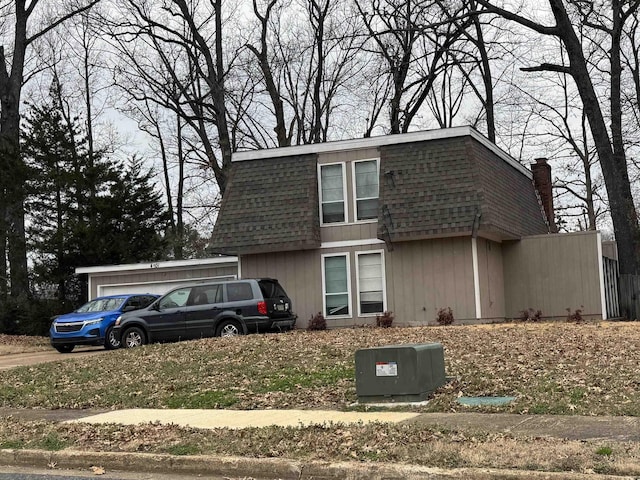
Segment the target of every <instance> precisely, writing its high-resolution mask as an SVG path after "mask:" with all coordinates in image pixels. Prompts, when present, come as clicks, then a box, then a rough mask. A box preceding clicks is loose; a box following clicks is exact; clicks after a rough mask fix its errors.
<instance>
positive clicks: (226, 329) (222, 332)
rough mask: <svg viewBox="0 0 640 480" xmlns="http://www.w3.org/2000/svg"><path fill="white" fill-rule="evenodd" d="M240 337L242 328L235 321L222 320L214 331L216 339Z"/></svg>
mask: <svg viewBox="0 0 640 480" xmlns="http://www.w3.org/2000/svg"><path fill="white" fill-rule="evenodd" d="M237 335H242V327H241V326H240V324H239V323H238V322H236V321H235V320H223V321H222V322H220V325H218V328H217V329H216V336H217V337H235V336H237Z"/></svg>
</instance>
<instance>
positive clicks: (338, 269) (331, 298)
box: [322, 253, 351, 318]
mask: <svg viewBox="0 0 640 480" xmlns="http://www.w3.org/2000/svg"><path fill="white" fill-rule="evenodd" d="M350 278H351V274H350V272H349V255H348V254H346V253H343V254H338V255H323V256H322V289H323V291H324V312H325V317H327V318H331V317H348V316H350V315H351V308H350V306H351V292H350V288H349V285H350V283H351V282H350V281H349V280H350Z"/></svg>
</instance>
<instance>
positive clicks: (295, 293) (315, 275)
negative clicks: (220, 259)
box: [240, 250, 322, 328]
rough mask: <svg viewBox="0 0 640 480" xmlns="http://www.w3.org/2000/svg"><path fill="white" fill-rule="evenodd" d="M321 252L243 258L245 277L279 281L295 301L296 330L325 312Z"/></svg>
mask: <svg viewBox="0 0 640 480" xmlns="http://www.w3.org/2000/svg"><path fill="white" fill-rule="evenodd" d="M320 268H321V267H320V253H319V250H304V251H298V252H281V253H269V254H256V255H243V256H241V257H240V272H241V275H242V277H243V278H256V277H271V278H277V279H278V281H279V282H280V284H281V285H282V286H283V287H284V289H285V291H286V292H287V294H288V295H289V297H290V298H291V301H292V302H293V311H294V312H295V313H296V314H297V315H298V321H297V323H296V327H297V328H306V326H307V323H308V320H309V318H311V316H312V315H314V314H316V313H318V312H321V311H322V273H321V270H320Z"/></svg>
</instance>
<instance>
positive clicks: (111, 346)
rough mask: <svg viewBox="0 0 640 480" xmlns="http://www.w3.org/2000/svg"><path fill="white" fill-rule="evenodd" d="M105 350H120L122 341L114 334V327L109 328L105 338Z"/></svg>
mask: <svg viewBox="0 0 640 480" xmlns="http://www.w3.org/2000/svg"><path fill="white" fill-rule="evenodd" d="M104 348H106V349H107V350H115V349H116V348H120V340H118V339H117V338H116V337H115V335H114V334H113V327H109V328H107V334H106V335H105V336H104Z"/></svg>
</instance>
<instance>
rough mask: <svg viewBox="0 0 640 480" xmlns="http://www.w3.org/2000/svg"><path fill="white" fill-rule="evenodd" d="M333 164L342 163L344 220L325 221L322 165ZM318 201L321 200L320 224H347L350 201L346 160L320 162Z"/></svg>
mask: <svg viewBox="0 0 640 480" xmlns="http://www.w3.org/2000/svg"><path fill="white" fill-rule="evenodd" d="M332 165H340V167H341V170H342V209H343V212H344V220H343V221H342V222H325V221H324V215H323V208H322V206H323V204H324V203H325V202H324V201H323V198H322V167H329V166H332ZM317 175H318V201H319V205H318V207H319V209H320V226H324V225H327V226H333V225H345V224H348V223H349V202H348V198H349V197H348V191H347V168H346V164H345V162H331V163H319V164H318V173H317ZM328 203H338V202H328Z"/></svg>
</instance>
